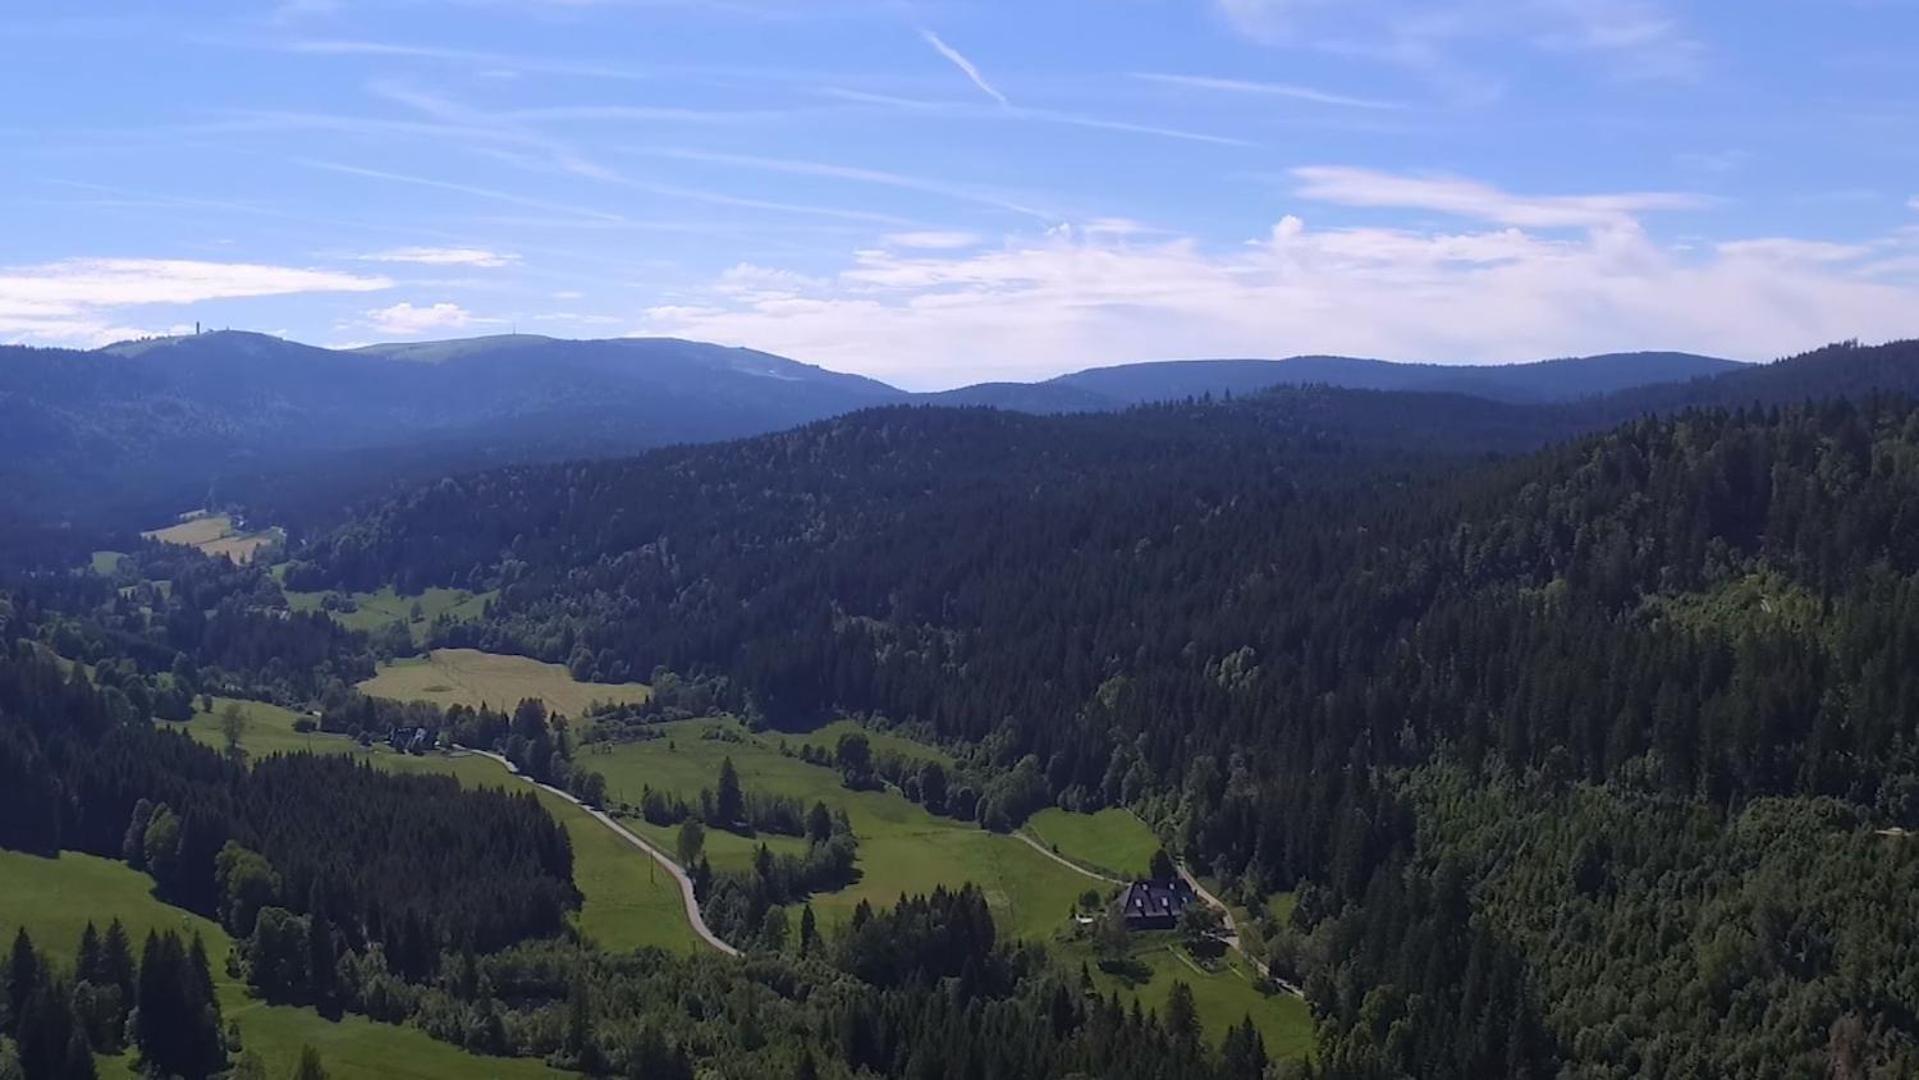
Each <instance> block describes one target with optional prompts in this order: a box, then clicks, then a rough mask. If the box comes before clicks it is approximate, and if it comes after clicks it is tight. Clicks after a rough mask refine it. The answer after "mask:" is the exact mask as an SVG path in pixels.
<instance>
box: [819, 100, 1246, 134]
mask: <svg viewBox="0 0 1919 1080" xmlns="http://www.w3.org/2000/svg"><path fill="white" fill-rule="evenodd" d="M820 93H821V94H823V95H825V96H826V97H830V98H834V99H836V100H839V101H851V102H855V103H857V104H861V105H875V106H880V107H882V108H888V109H900V110H905V111H911V112H921V113H926V114H928V115H939V116H955V117H968V118H973V117H978V118H1004V119H1012V120H1028V121H1032V122H1034V123H1040V124H1059V125H1062V126H1065V127H1079V128H1089V129H1091V130H1094V131H1117V132H1123V133H1126V134H1132V135H1150V136H1153V137H1155V138H1161V139H1177V140H1180V141H1182V142H1195V143H1208V144H1210V145H1213V146H1243V147H1251V146H1256V145H1258V144H1256V143H1253V142H1250V141H1248V140H1246V139H1237V138H1233V137H1231V136H1226V135H1212V134H1208V133H1206V132H1201V131H1187V130H1185V129H1182V128H1170V127H1159V126H1156V125H1153V124H1135V123H1132V122H1130V121H1126V120H1111V119H1107V118H1105V117H1100V116H1088V115H1086V114H1084V113H1070V112H1060V111H1058V110H1054V109H1029V108H1025V107H1023V106H1019V105H1008V106H1004V107H1001V108H991V107H984V106H978V105H973V104H970V103H967V102H958V101H928V100H924V99H921V98H909V97H900V96H898V95H895V94H876V93H872V92H870V91H866V90H850V89H846V88H844V87H837V86H832V87H826V88H824V89H822V90H821V91H820Z"/></svg>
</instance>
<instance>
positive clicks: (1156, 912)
mask: <svg viewBox="0 0 1919 1080" xmlns="http://www.w3.org/2000/svg"><path fill="white" fill-rule="evenodd" d="M1192 899H1193V889H1192V886H1190V885H1188V884H1186V882H1185V880H1184V879H1181V878H1174V879H1172V880H1171V881H1135V882H1133V883H1132V884H1131V885H1129V886H1127V887H1126V895H1125V897H1124V898H1123V899H1122V900H1121V901H1120V911H1121V912H1122V913H1123V914H1125V915H1126V916H1127V917H1129V918H1132V917H1139V918H1148V919H1151V918H1173V917H1177V916H1178V915H1179V913H1180V912H1181V911H1184V910H1185V909H1186V905H1187V904H1189V903H1191V902H1192Z"/></svg>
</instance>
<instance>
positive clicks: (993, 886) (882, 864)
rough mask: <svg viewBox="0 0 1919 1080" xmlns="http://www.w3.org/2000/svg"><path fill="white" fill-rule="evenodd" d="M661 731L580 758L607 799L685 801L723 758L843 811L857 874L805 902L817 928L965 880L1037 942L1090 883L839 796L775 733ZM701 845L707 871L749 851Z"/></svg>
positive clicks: (758, 781) (939, 823)
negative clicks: (651, 793)
mask: <svg viewBox="0 0 1919 1080" xmlns="http://www.w3.org/2000/svg"><path fill="white" fill-rule="evenodd" d="M663 728H664V730H665V731H666V733H667V735H668V738H664V739H654V740H648V741H646V742H638V743H625V744H621V745H619V746H616V747H613V748H612V749H611V750H610V751H609V752H606V753H595V754H592V755H590V756H588V757H586V758H585V759H584V760H585V762H586V764H587V765H588V766H589V767H591V768H594V769H597V770H599V771H600V772H601V773H603V774H604V775H605V776H606V780H607V787H608V792H609V795H610V797H611V798H613V799H615V800H618V801H621V802H627V803H634V804H637V803H638V802H639V801H640V795H641V792H642V791H643V789H644V788H645V787H647V786H648V785H651V786H652V787H654V788H655V789H657V790H660V791H665V792H670V793H672V794H676V795H679V796H681V797H683V798H688V799H691V798H694V797H696V796H697V795H698V794H699V791H700V789H701V788H707V787H712V786H713V785H714V783H715V782H716V778H717V777H718V775H719V769H720V761H721V760H722V759H723V758H726V757H728V756H730V757H732V759H733V764H734V766H735V767H736V768H738V769H739V773H740V779H741V781H742V783H744V784H745V786H746V787H747V789H748V790H749V791H760V792H766V793H769V794H782V795H792V796H795V797H797V798H800V799H803V800H805V801H806V802H808V803H812V802H815V801H819V802H824V803H826V804H827V805H828V806H830V807H835V808H841V809H844V810H845V811H846V814H847V817H848V819H849V820H850V821H851V822H852V823H853V831H854V833H855V834H856V835H857V836H858V837H859V841H860V856H859V867H860V872H861V877H860V879H859V880H858V881H857V882H855V883H854V884H852V885H850V886H848V887H847V888H845V889H842V890H840V891H838V892H833V893H822V894H819V895H817V896H815V897H814V898H813V907H814V910H815V911H816V912H817V913H818V915H819V917H820V920H821V921H822V922H823V923H825V924H827V925H834V924H836V923H838V922H841V921H844V920H845V919H847V918H849V917H850V916H851V914H852V911H853V908H854V907H855V906H857V905H858V904H859V902H860V901H861V900H867V901H870V902H872V903H873V904H874V905H875V906H879V905H885V904H891V903H892V902H894V901H895V900H897V899H898V898H899V896H900V894H902V893H922V892H928V891H931V890H932V889H933V887H934V886H936V885H947V886H951V887H957V886H960V885H963V884H965V883H966V882H968V881H971V882H974V883H975V884H977V885H979V886H980V888H982V889H983V890H985V892H986V896H987V900H988V901H989V902H990V903H991V904H992V905H993V908H994V912H995V914H996V915H997V916H998V917H999V919H1000V924H1001V927H1002V929H1003V930H1004V931H1005V932H1006V933H1008V934H1010V935H1014V936H1019V937H1025V938H1035V939H1037V938H1044V937H1047V936H1050V935H1051V934H1052V932H1053V931H1054V930H1055V929H1057V928H1058V926H1059V925H1060V923H1061V922H1062V920H1064V919H1065V917H1066V915H1067V912H1068V910H1069V909H1070V908H1071V906H1072V903H1073V901H1074V899H1075V898H1077V897H1078V896H1079V894H1080V893H1081V892H1084V891H1085V889H1086V888H1087V886H1088V885H1090V884H1092V882H1091V881H1090V880H1089V879H1087V878H1086V877H1084V876H1082V875H1080V874H1076V873H1074V872H1073V871H1071V870H1069V869H1067V868H1066V867H1063V866H1060V865H1059V864H1058V863H1055V862H1054V861H1052V860H1051V859H1048V858H1047V857H1046V856H1045V855H1043V854H1041V853H1040V852H1037V851H1034V850H1033V849H1031V848H1030V847H1027V846H1026V845H1025V844H1024V843H1022V842H1020V841H1019V840H1017V839H1015V838H1013V837H1009V836H997V835H994V834H993V833H989V832H986V831H984V830H982V829H980V828H978V827H976V826H974V825H971V824H967V823H962V822H957V821H954V820H952V819H950V818H942V817H936V816H934V815H932V814H929V813H927V812H926V811H925V810H924V809H922V808H921V807H919V806H916V805H914V804H913V803H910V802H908V801H907V800H906V799H905V798H904V797H902V796H901V795H899V794H898V793H897V792H893V791H848V790H847V789H846V788H845V787H843V786H841V784H840V780H839V774H838V773H836V772H834V771H833V770H832V769H827V768H821V767H819V766H816V765H808V764H807V763H805V762H803V761H801V760H799V759H798V758H797V757H787V756H785V755H783V754H781V753H780V752H779V749H778V747H779V740H780V736H778V735H751V734H746V733H745V732H744V729H743V728H741V727H740V725H739V724H737V723H734V722H732V721H720V720H687V721H682V722H679V723H675V724H667V725H663ZM716 729H717V730H724V731H727V732H731V733H734V734H736V735H738V736H739V737H740V741H726V740H719V739H705V738H702V737H701V736H702V735H703V734H704V733H705V732H707V731H710V730H716ZM789 745H797V740H793V739H791V738H790V737H789ZM652 835H654V836H657V837H660V838H662V839H665V840H667V841H668V845H667V847H668V850H669V851H670V850H672V848H671V843H670V841H671V837H672V830H658V829H655V830H653V832H652ZM707 845H708V848H709V849H710V851H711V852H712V853H713V854H711V855H710V856H709V858H711V859H713V861H714V862H715V864H716V865H726V864H727V862H728V861H729V860H734V859H737V858H739V857H740V854H741V853H740V851H737V850H735V847H736V846H739V847H743V848H744V850H745V851H746V852H748V853H750V851H751V844H750V843H748V842H746V841H743V840H739V838H735V837H723V836H720V835H717V834H716V833H715V832H713V831H711V830H709V831H708V833H707Z"/></svg>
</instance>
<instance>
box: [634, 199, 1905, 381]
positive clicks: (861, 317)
mask: <svg viewBox="0 0 1919 1080" xmlns="http://www.w3.org/2000/svg"><path fill="white" fill-rule="evenodd" d="M1295 179H1296V181H1297V183H1298V195H1299V196H1300V197H1302V198H1309V199H1314V200H1318V201H1322V202H1334V203H1339V204H1343V205H1356V206H1362V207H1375V206H1377V207H1393V208H1398V209H1423V210H1429V211H1433V212H1435V213H1439V214H1444V215H1446V216H1448V217H1453V218H1459V219H1464V226H1463V228H1460V229H1458V230H1454V229H1449V228H1440V227H1427V228H1421V229H1405V228H1372V227H1340V228H1325V229H1315V228H1309V227H1308V226H1307V224H1306V222H1305V221H1304V220H1302V218H1301V217H1298V216H1294V215H1291V214H1289V215H1287V216H1285V217H1283V218H1282V219H1281V220H1280V221H1279V223H1278V224H1277V225H1275V226H1273V227H1272V228H1271V229H1270V230H1269V231H1268V232H1266V233H1265V234H1264V235H1262V236H1260V237H1258V238H1257V239H1255V240H1252V241H1249V242H1247V243H1245V244H1243V245H1241V246H1239V247H1237V248H1230V249H1225V250H1220V249H1216V248H1212V247H1209V246H1207V245H1204V244H1202V243H1200V242H1199V241H1197V240H1194V239H1192V238H1188V237H1172V238H1166V237H1164V235H1163V234H1150V233H1135V232H1126V231H1104V230H1092V229H1072V228H1060V229H1055V230H1051V231H1048V232H1046V233H1043V234H1039V235H1032V236H1025V237H1017V238H1013V239H1009V240H1007V241H1006V242H1005V243H1003V244H1002V245H999V246H996V247H991V248H983V249H977V250H965V251H940V250H937V249H901V248H898V247H895V248H882V249H873V250H861V251H858V252H855V253H853V254H852V255H851V256H850V257H849V263H848V264H847V265H846V266H844V267H843V268H842V269H840V270H839V271H838V272H837V273H835V274H832V275H830V276H828V277H825V278H820V277H802V276H799V275H792V274H787V273H784V272H780V271H777V270H774V269H772V268H766V267H754V266H742V267H737V268H735V269H734V270H733V271H730V272H729V273H728V274H726V275H723V276H722V277H721V278H720V279H718V280H716V281H715V282H713V283H712V285H710V286H709V287H708V288H706V289H704V290H701V291H700V292H698V293H695V294H691V295H683V296H681V297H677V298H676V299H675V302H674V303H672V304H670V305H662V306H659V307H656V308H654V309H652V310H650V311H648V312H647V313H646V317H645V319H644V321H643V322H642V324H641V325H640V326H638V327H636V328H635V332H639V333H649V334H673V335H679V336H684V337H692V338H700V339H706V340H713V341H719V342H724V343H729V344H742V345H750V346H753V347H757V348H763V349H769V350H772V351H775V352H781V353H785V354H788V355H792V356H796V357H799V358H801V359H804V360H807V361H809V362H814V363H820V364H824V365H826V366H828V367H831V368H836V369H840V370H847V371H857V372H861V373H863V374H868V375H873V376H877V377H880V378H884V379H888V380H890V381H894V382H897V383H899V384H901V385H904V386H908V387H912V388H916V389H917V388H934V387H942V386H951V385H956V384H960V383H965V382H971V381H977V380H984V379H994V378H1032V377H1039V376H1047V375H1052V374H1057V373H1059V372H1062V371H1068V370H1072V369H1075V368H1079V367H1085V366H1088V365H1094V364H1111V363H1120V362H1125V361H1132V360H1145V359H1166V358H1176V357H1195V356H1285V355H1290V354H1296V353H1313V352H1328V353H1346V354H1354V355H1364V356H1377V357H1384V358H1388V359H1408V360H1442V361H1444V360H1457V361H1514V360H1528V359H1538V358H1542V357H1550V356H1565V355H1574V354H1582V353H1592V352H1602V351H1611V350H1616V349H1639V348H1676V349H1691V350H1697V351H1700V352H1706V353H1716V354H1719V355H1726V356H1732V357H1738V358H1750V359H1761V358H1771V357H1775V356H1779V355H1784V354H1787V353H1791V352H1794V351H1796V350H1799V349H1802V348H1807V347H1811V346H1816V345H1819V344H1823V343H1826V342H1829V341H1834V340H1840V339H1845V338H1853V337H1858V338H1864V339H1885V338H1894V337H1902V336H1910V335H1913V334H1915V333H1919V314H1916V313H1919V272H1915V269H1914V267H1913V265H1912V260H1908V259H1903V258H1902V256H1905V255H1911V254H1915V253H1919V237H1914V236H1911V235H1901V234H1896V233H1895V234H1893V235H1890V236H1888V237H1886V238H1885V239H1883V240H1881V241H1878V242H1876V243H1869V244H1859V245H1838V244H1830V243H1823V242H1817V241H1802V240H1787V239H1780V238H1762V239H1754V240H1747V241H1743V242H1731V243H1724V244H1719V245H1716V246H1709V247H1705V248H1703V249H1702V248H1696V247H1692V246H1680V245H1668V244H1663V243H1661V242H1659V241H1657V240H1655V239H1654V238H1652V237H1651V236H1650V235H1649V234H1648V233H1647V232H1646V231H1645V230H1644V229H1643V228H1642V227H1641V224H1640V222H1639V221H1638V220H1637V216H1636V215H1637V214H1639V213H1641V212H1646V211H1653V210H1662V209H1669V208H1677V207H1680V206H1684V205H1689V200H1688V199H1687V197H1685V196H1679V195H1666V194H1636V195H1573V196H1521V195H1514V194H1510V193H1507V192H1503V191H1500V190H1499V189H1497V188H1494V187H1491V186H1488V185H1484V184H1479V183H1476V182H1473V181H1466V180H1458V179H1448V178H1440V179H1433V178H1428V177H1396V176H1391V175H1388V174H1380V173H1371V172H1366V171H1364V170H1353V169H1307V170H1300V171H1298V172H1297V173H1296V174H1295Z"/></svg>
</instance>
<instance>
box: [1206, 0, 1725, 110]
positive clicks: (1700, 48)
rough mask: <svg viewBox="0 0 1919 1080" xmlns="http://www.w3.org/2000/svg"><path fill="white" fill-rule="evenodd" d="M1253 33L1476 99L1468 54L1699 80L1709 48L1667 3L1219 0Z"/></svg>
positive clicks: (1488, 89)
mask: <svg viewBox="0 0 1919 1080" xmlns="http://www.w3.org/2000/svg"><path fill="white" fill-rule="evenodd" d="M1215 7H1216V10H1217V11H1218V12H1219V13H1220V14H1221V15H1222V16H1223V17H1224V18H1225V19H1226V21H1227V22H1228V23H1229V24H1230V25H1231V26H1233V27H1234V28H1235V29H1237V30H1238V31H1239V32H1240V33H1241V34H1243V35H1244V36H1246V37H1248V38H1250V39H1252V40H1255V41H1260V42H1264V43H1268V44H1306V45H1310V46H1313V47H1317V48H1322V49H1327V50H1330V51H1333V52H1336V53H1339V54H1342V55H1348V56H1355V57H1362V58H1370V59H1373V60H1377V61H1382V62H1386V63H1391V64H1394V65H1396V66H1400V67H1404V68H1407V69H1408V70H1412V71H1416V72H1419V73H1420V74H1422V75H1425V76H1427V77H1428V78H1430V79H1431V80H1433V81H1434V82H1435V83H1437V84H1440V85H1444V86H1449V87H1450V88H1451V89H1453V90H1454V91H1455V92H1457V93H1458V94H1460V95H1462V96H1463V97H1465V98H1467V99H1476V98H1484V97H1487V96H1490V95H1491V94H1492V93H1493V92H1494V88H1493V87H1492V86H1491V85H1490V84H1489V83H1488V81H1487V80H1486V78H1485V77H1484V76H1481V75H1476V74H1474V73H1472V72H1471V71H1469V70H1468V69H1467V68H1466V67H1465V66H1464V64H1465V63H1466V62H1467V61H1465V60H1462V59H1461V56H1460V55H1459V54H1470V52H1471V50H1472V48H1473V47H1478V48H1480V49H1481V50H1482V51H1483V50H1485V49H1491V50H1494V51H1495V52H1508V51H1510V50H1512V49H1514V48H1522V49H1532V50H1536V51H1543V52H1547V53H1557V54H1581V55H1585V56H1588V57H1591V58H1593V59H1594V60H1595V61H1597V62H1598V63H1599V64H1600V65H1602V66H1603V68H1604V69H1605V70H1606V71H1608V72H1610V73H1611V74H1613V75H1616V76H1620V77H1623V78H1630V79H1657V80H1665V81H1691V80H1694V79H1697V78H1698V77H1699V75H1700V74H1701V73H1702V72H1703V70H1704V68H1705V66H1706V62H1707V60H1708V55H1709V54H1708V51H1707V49H1706V47H1705V45H1704V44H1703V43H1702V42H1700V41H1699V40H1698V39H1697V38H1695V37H1694V36H1693V35H1692V34H1691V33H1689V32H1688V31H1687V29H1686V27H1685V26H1684V24H1683V23H1682V22H1681V21H1680V19H1679V18H1677V17H1676V16H1674V15H1672V14H1671V13H1670V12H1668V11H1667V10H1666V8H1665V6H1664V5H1663V4H1662V3H1661V2H1660V0H1436V2H1435V0H1370V2H1368V3H1365V4H1338V3H1330V2H1327V0H1215Z"/></svg>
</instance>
